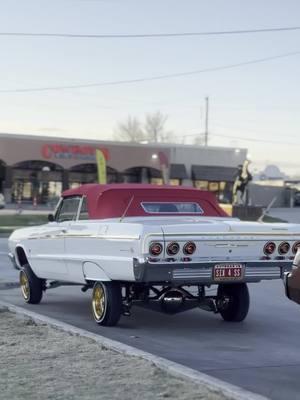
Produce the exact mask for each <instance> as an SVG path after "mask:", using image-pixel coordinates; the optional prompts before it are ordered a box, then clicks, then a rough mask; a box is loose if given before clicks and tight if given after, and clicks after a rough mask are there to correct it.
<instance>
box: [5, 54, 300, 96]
mask: <svg viewBox="0 0 300 400" xmlns="http://www.w3.org/2000/svg"><path fill="white" fill-rule="evenodd" d="M299 54H300V51H295V52H291V53H284V54H279V55H276V56H271V57H264V58H257V59H254V60H250V61H244V62H240V63H236V64H228V65H223V66H219V67H212V68H203V69H198V70H194V71H187V72H179V73H174V74H166V75H157V76H152V77H146V78H136V79H127V80H119V81H108V82H96V83H87V84H76V85H75V84H74V85H66V86H48V87H36V88H24V89H3V90H0V93H28V92H45V91H57V90H71V89H83V88H92V87H100V86H117V85H124V84H132V83H142V82H150V81H158V80H164V79H172V78H180V77H184V76H192V75H198V74H201V73H205V72H215V71H222V70H227V69H232V68H238V67H242V66H246V65H252V64H258V63H264V62H267V61H272V60H277V59H280V58H286V57H291V56H295V55H299Z"/></svg>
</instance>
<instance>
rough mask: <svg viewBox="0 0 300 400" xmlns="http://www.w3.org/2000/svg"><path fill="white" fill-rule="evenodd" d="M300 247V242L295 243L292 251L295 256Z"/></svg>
mask: <svg viewBox="0 0 300 400" xmlns="http://www.w3.org/2000/svg"><path fill="white" fill-rule="evenodd" d="M299 247H300V242H296V243H294V245H293V249H292V251H293V253H294V254H296V253H297V250H298V249H299Z"/></svg>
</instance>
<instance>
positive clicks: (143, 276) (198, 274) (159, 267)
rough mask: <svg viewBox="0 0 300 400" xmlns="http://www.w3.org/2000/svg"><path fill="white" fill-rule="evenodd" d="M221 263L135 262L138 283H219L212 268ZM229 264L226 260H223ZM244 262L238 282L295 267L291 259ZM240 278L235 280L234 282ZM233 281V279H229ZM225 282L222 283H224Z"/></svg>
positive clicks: (275, 276)
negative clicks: (242, 272)
mask: <svg viewBox="0 0 300 400" xmlns="http://www.w3.org/2000/svg"><path fill="white" fill-rule="evenodd" d="M217 264H220V263H219V262H218V263H217V262H205V263H191V264H187V263H185V264H183V263H176V262H172V263H159V262H157V263H149V262H148V261H147V260H141V261H140V260H137V259H134V261H133V270H134V276H135V280H136V281H137V282H173V283H176V284H183V283H185V284H192V283H196V284H198V283H201V284H207V285H211V284H219V283H220V281H216V280H215V279H214V277H213V269H214V267H215V265H217ZM224 264H226V261H225V262H224ZM242 264H243V265H244V275H243V278H242V279H240V280H238V281H239V282H259V281H261V280H269V279H281V278H282V277H283V274H284V272H286V271H290V270H291V269H292V261H279V260H278V261H277V260H276V261H273V262H268V263H267V262H265V261H263V262H261V261H250V262H244V263H242ZM236 281H237V280H234V279H232V282H236ZM227 282H228V283H230V280H229V279H228V281H227ZM221 283H222V282H221Z"/></svg>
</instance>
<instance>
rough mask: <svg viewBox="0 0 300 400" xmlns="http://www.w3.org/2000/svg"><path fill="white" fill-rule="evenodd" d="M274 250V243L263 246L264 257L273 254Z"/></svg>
mask: <svg viewBox="0 0 300 400" xmlns="http://www.w3.org/2000/svg"><path fill="white" fill-rule="evenodd" d="M275 250H276V244H275V243H274V242H268V243H266V244H265V246H264V253H265V255H266V256H269V255H271V254H273V253H274V251H275Z"/></svg>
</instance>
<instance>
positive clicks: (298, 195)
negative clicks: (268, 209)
mask: <svg viewBox="0 0 300 400" xmlns="http://www.w3.org/2000/svg"><path fill="white" fill-rule="evenodd" d="M294 206H295V207H299V206H300V192H299V191H297V192H295V194H294Z"/></svg>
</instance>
